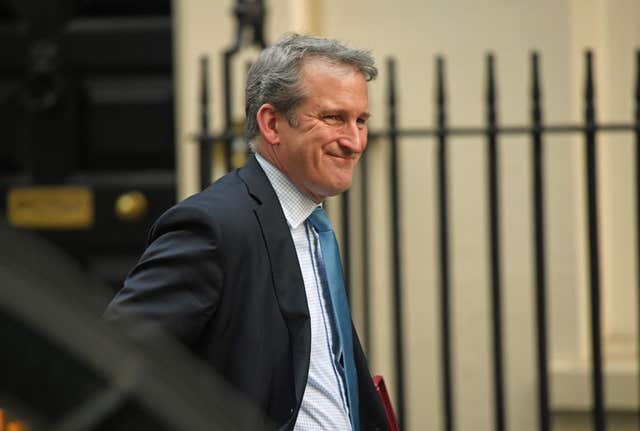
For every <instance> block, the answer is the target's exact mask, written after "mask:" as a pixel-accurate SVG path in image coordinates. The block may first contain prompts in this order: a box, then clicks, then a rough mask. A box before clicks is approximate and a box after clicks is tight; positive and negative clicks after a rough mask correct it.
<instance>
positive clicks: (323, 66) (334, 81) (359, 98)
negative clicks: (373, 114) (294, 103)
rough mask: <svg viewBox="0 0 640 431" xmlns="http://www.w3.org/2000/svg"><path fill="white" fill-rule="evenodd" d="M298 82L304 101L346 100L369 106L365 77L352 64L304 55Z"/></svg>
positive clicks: (333, 102)
mask: <svg viewBox="0 0 640 431" xmlns="http://www.w3.org/2000/svg"><path fill="white" fill-rule="evenodd" d="M300 82H301V84H302V88H303V91H304V98H305V99H306V101H307V102H309V101H312V102H314V103H316V104H321V105H331V104H336V103H338V104H348V105H350V106H352V107H353V108H354V109H361V110H365V111H366V110H367V108H368V92H367V81H366V79H365V77H364V75H363V74H362V73H361V72H360V71H359V70H358V69H357V68H356V67H355V66H352V65H349V64H341V63H335V62H331V61H330V60H326V59H321V58H310V59H306V60H304V62H303V63H302V66H301V67H300Z"/></svg>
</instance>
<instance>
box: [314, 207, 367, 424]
mask: <svg viewBox="0 0 640 431" xmlns="http://www.w3.org/2000/svg"><path fill="white" fill-rule="evenodd" d="M308 220H309V222H311V225H312V226H313V227H314V228H315V229H316V231H317V232H318V236H319V237H320V248H321V249H322V260H323V261H324V268H325V271H326V276H327V278H326V280H327V283H328V284H329V294H330V297H331V303H332V304H333V315H334V322H335V323H336V326H337V328H336V329H337V332H338V337H339V339H340V347H341V349H340V350H341V351H342V359H343V363H344V371H345V372H344V375H345V380H346V386H347V396H348V399H349V415H350V417H351V426H352V428H353V431H358V430H359V429H360V424H359V420H360V415H359V402H358V376H357V373H356V364H355V362H354V360H353V334H352V332H351V331H352V328H351V315H350V314H349V304H348V303H347V295H346V292H345V289H344V281H343V278H342V264H341V263H340V251H338V243H337V241H336V236H335V234H334V233H333V226H332V225H331V221H330V220H329V217H328V216H327V213H326V212H325V210H324V209H323V208H322V207H318V208H316V209H315V210H314V211H313V213H312V214H311V215H310V216H309V219H308Z"/></svg>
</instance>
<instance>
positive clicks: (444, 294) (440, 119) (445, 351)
mask: <svg viewBox="0 0 640 431" xmlns="http://www.w3.org/2000/svg"><path fill="white" fill-rule="evenodd" d="M436 92H437V96H436V112H437V114H436V125H437V126H436V127H437V131H436V133H437V136H438V220H439V223H440V236H439V240H440V256H439V257H440V326H441V335H440V346H441V349H442V352H441V360H442V398H443V403H442V407H443V421H444V429H445V431H453V429H454V409H453V381H452V374H453V373H452V370H451V364H452V355H451V303H450V287H451V286H450V278H449V197H448V190H447V179H448V173H447V163H448V160H447V113H446V93H445V82H444V59H443V58H442V57H438V58H437V59H436Z"/></svg>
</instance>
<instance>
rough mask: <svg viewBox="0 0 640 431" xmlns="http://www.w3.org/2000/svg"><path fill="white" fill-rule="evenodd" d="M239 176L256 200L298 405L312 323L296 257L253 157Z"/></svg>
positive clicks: (274, 199) (279, 211)
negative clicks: (288, 345)
mask: <svg viewBox="0 0 640 431" xmlns="http://www.w3.org/2000/svg"><path fill="white" fill-rule="evenodd" d="M238 175H239V176H240V178H241V179H242V181H243V182H244V183H245V184H246V186H247V190H248V191H249V194H250V195H251V196H252V197H253V198H254V200H255V201H256V206H255V208H254V212H255V214H256V218H257V219H258V223H259V224H260V228H261V230H262V234H263V239H264V242H265V245H266V248H267V251H268V254H269V260H270V262H271V273H272V276H273V284H274V288H275V294H276V298H277V300H278V304H279V306H280V310H281V311H282V315H283V316H284V318H285V320H286V323H287V327H288V329H289V338H290V342H291V351H292V353H293V358H292V359H293V364H294V381H295V389H296V400H297V402H298V405H299V403H300V402H301V401H302V394H303V393H304V388H305V385H306V383H307V375H308V372H309V358H310V355H311V325H310V321H309V307H308V305H307V297H306V294H305V289H304V281H303V278H302V273H301V272H300V266H299V264H298V256H297V254H296V249H295V246H294V244H293V239H292V238H291V232H290V230H289V226H288V225H287V222H286V219H285V216H284V213H283V211H282V208H281V206H280V202H279V201H278V197H277V196H276V193H275V191H274V190H273V187H271V183H270V182H269V179H268V178H267V176H266V175H265V173H264V171H263V170H262V168H261V167H260V165H259V164H258V162H257V160H256V158H255V156H253V155H252V156H250V157H249V159H248V160H247V163H246V164H245V166H244V167H243V168H242V169H240V170H239V171H238Z"/></svg>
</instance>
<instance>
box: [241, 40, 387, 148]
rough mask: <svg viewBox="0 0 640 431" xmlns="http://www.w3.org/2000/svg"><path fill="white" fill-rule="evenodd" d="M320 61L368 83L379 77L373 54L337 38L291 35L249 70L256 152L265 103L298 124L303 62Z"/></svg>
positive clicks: (250, 136) (248, 110) (249, 122)
mask: <svg viewBox="0 0 640 431" xmlns="http://www.w3.org/2000/svg"><path fill="white" fill-rule="evenodd" d="M309 58H319V59H322V60H326V61H328V62H329V63H332V64H336V65H349V66H353V67H354V68H355V69H357V70H358V71H359V72H360V73H362V75H363V76H364V78H365V79H366V80H367V81H371V80H373V79H375V78H376V76H377V75H378V69H377V68H376V66H375V61H374V59H373V56H372V55H371V53H370V52H369V51H365V50H362V49H354V48H349V47H347V46H345V45H344V44H342V43H340V42H338V41H337V40H334V39H325V38H321V37H316V36H307V35H300V34H288V35H286V36H285V37H283V38H282V39H280V40H279V41H278V42H277V43H276V44H275V45H272V46H270V47H268V48H266V49H265V50H263V51H262V52H261V53H260V55H259V56H258V58H257V60H256V61H255V63H253V65H252V66H251V68H250V69H249V75H248V77H247V89H246V99H245V100H246V105H245V114H246V116H247V119H246V134H247V136H246V137H247V140H249V145H250V147H251V149H252V150H254V151H255V143H254V138H255V137H256V136H258V134H259V133H260V129H259V128H258V122H257V120H256V115H257V113H258V110H259V109H260V107H261V106H262V105H264V104H265V103H270V104H272V105H273V106H274V107H275V108H276V109H277V110H278V111H279V112H282V113H284V114H285V115H286V117H287V120H288V121H289V123H290V124H291V125H295V123H296V119H295V110H296V108H297V107H298V105H300V103H301V102H302V101H303V99H304V96H305V94H304V88H303V84H302V82H300V69H301V67H302V64H303V61H304V60H305V59H309Z"/></svg>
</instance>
